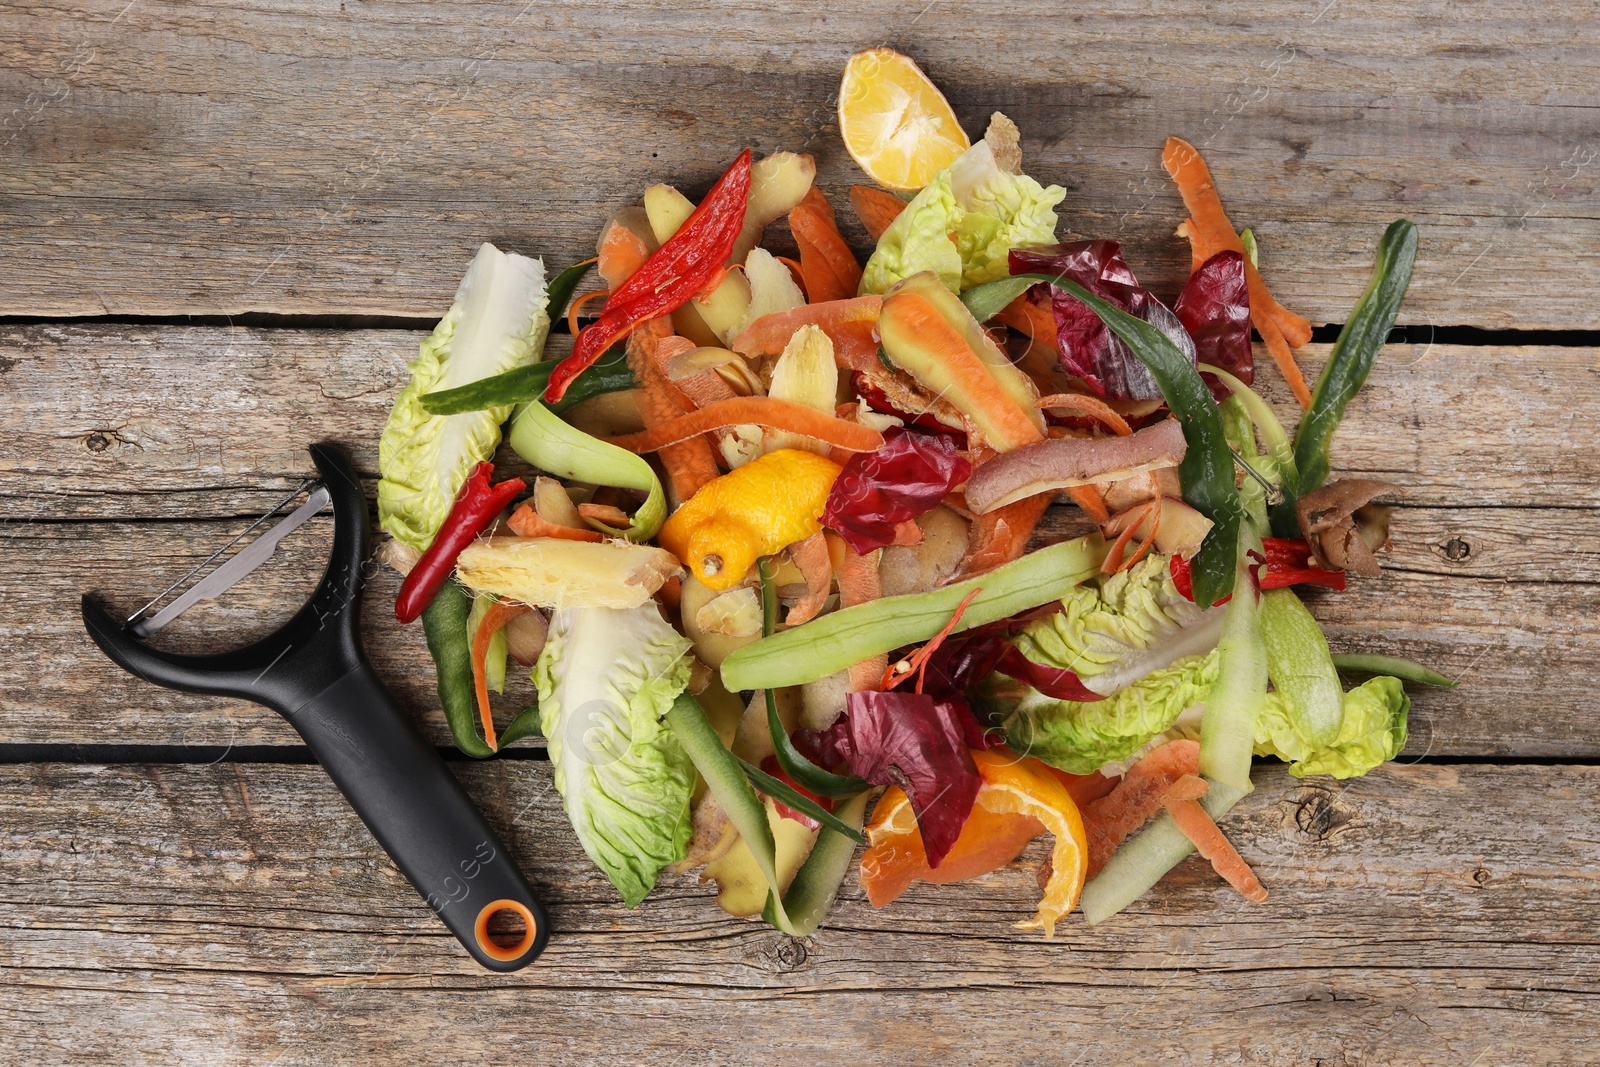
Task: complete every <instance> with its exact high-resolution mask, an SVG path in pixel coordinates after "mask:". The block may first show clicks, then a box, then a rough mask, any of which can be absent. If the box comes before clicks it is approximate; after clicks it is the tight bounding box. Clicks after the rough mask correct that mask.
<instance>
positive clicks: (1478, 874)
mask: <svg viewBox="0 0 1600 1067" xmlns="http://www.w3.org/2000/svg"><path fill="white" fill-rule="evenodd" d="M1493 877H1494V875H1492V874H1491V873H1489V868H1487V867H1479V868H1478V869H1477V870H1475V871H1473V872H1472V880H1473V881H1474V882H1476V883H1477V884H1478V885H1488V884H1489V879H1490V878H1493Z"/></svg>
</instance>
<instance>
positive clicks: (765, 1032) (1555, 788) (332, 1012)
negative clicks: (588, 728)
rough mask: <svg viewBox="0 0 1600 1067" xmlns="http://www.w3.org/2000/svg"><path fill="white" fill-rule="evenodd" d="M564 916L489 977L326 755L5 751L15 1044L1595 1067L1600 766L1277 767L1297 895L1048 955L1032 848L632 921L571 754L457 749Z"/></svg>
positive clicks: (0, 810) (1065, 939) (198, 1057)
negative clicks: (975, 863)
mask: <svg viewBox="0 0 1600 1067" xmlns="http://www.w3.org/2000/svg"><path fill="white" fill-rule="evenodd" d="M463 777H464V779H465V781H466V782H467V784H468V786H469V788H470V789H471V790H472V792H473V793H474V794H475V795H476V796H477V797H478V799H479V800H480V801H481V802H482V803H483V804H484V805H485V807H486V809H487V810H488V812H489V814H490V818H491V821H492V822H494V823H495V824H496V826H497V828H498V829H500V830H501V832H502V834H503V836H504V837H505V840H506V843H507V845H508V846H509V847H510V848H511V849H512V850H513V851H514V852H515V853H517V855H518V856H519V858H520V860H521V862H522V864H523V866H524V867H525V868H526V869H527V870H528V871H529V872H530V877H531V878H532V880H533V882H534V884H535V886H536V887H537V889H538V890H539V892H540V893H541V894H542V895H543V898H544V899H545V901H546V903H547V904H548V906H549V908H550V915H551V922H552V937H551V940H550V948H549V950H548V952H547V953H546V954H545V956H544V957H543V958H542V959H541V960H540V961H539V962H538V963H537V964H535V965H534V966H533V967H532V968H531V969H529V970H526V971H523V972H521V973H519V974H516V975H507V976H496V975H491V974H487V973H484V972H482V971H479V970H477V969H476V968H475V966H474V965H473V964H472V963H471V961H470V959H468V958H467V957H466V955H465V954H464V953H462V952H461V951H460V949H459V947H458V946H457V945H456V944H455V943H454V941H453V940H451V939H450V937H449V936H448V935H447V934H446V933H445V931H444V929H443V927H442V926H440V925H438V924H437V923H436V922H435V921H434V920H433V919H432V917H431V916H430V915H429V914H428V913H427V912H426V911H425V910H424V909H423V907H422V906H421V904H420V903H419V901H418V900H417V898H416V896H415V894H414V893H413V891H412V890H411V889H410V888H409V887H408V886H406V885H405V883H404V882H403V881H402V879H401V878H400V876H399V875H398V873H397V872H396V871H395V870H394V869H393V867H392V866H391V865H390V864H389V863H388V861H387V860H386V859H385V858H384V857H383V856H382V854H381V853H380V852H379V850H378V848H377V846H376V845H375V844H373V843H372V841H371V840H370V839H369V838H368V837H367V835H366V834H365V832H364V830H363V828H362V827H361V826H360V824H359V822H358V821H357V819H356V818H355V816H354V815H353V814H352V813H351V812H350V811H349V810H348V809H347V808H346V807H345V806H344V805H343V803H342V802H341V800H340V798H339V797H338V795H337V794H336V793H335V792H334V790H333V788H332V786H331V785H330V784H329V783H328V781H327V780H326V779H325V778H324V777H323V776H322V774H321V773H320V772H319V771H318V770H317V769H315V768H309V767H272V766H247V767H246V766H217V767H140V766H123V767H92V766H76V767H69V766H49V765H46V766H14V767H5V768H3V769H0V840H3V841H4V847H3V848H0V881H3V882H4V884H5V885H6V891H5V893H6V905H7V906H6V908H5V911H4V916H3V918H0V924H3V925H4V927H5V928H6V931H5V937H4V939H3V941H0V960H3V961H4V963H5V969H4V972H3V976H0V1047H4V1048H5V1049H6V1050H7V1056H6V1059H7V1062H8V1063H9V1064H13V1065H16V1067H25V1065H32V1064H44V1063H49V1064H53V1065H54V1064H79V1063H82V1064H91V1063H92V1064H99V1063H105V1062H112V1061H114V1062H117V1063H119V1064H127V1065H129V1067H134V1065H141V1064H162V1065H171V1064H206V1065H211V1067H228V1065H233V1064H239V1065H243V1064H252V1065H254V1064H266V1063H276V1064H280V1065H281V1064H291V1065H296V1067H299V1065H309V1064H319V1065H322V1064H345V1063H349V1064H371V1063H378V1062H392V1063H429V1062H463V1061H465V1060H469V1059H471V1060H477V1059H485V1060H490V1061H493V1062H505V1063H511V1062H528V1063H553V1062H561V1063H571V1064H615V1065H624V1064H638V1063H644V1062H656V1061H661V1062H666V1063H684V1064H730V1063H740V1064H758V1065H759V1064H769V1063H784V1064H792V1063H796V1062H806V1061H808V1060H815V1061H816V1062H832V1058H831V1057H832V1056H834V1055H836V1054H837V1050H839V1049H840V1048H841V1047H845V1046H848V1047H850V1048H851V1049H852V1050H853V1051H852V1052H851V1054H850V1055H851V1059H852V1062H860V1063H862V1064H864V1065H876V1064H904V1063H933V1062H951V1063H971V1064H1019V1063H1020V1064H1060V1063H1065V1062H1076V1063H1083V1064H1112V1063H1117V1064H1120V1063H1166V1064H1174V1065H1191V1064H1222V1063H1240V1062H1243V1063H1259V1064H1290V1063H1294V1064H1301V1063H1305V1064H1309V1063H1314V1062H1322V1063H1330V1064H1331V1063H1338V1064H1349V1065H1353V1067H1359V1065H1394V1064H1405V1065H1420V1064H1429V1065H1432V1064H1438V1065H1451V1067H1459V1065H1461V1064H1467V1063H1473V1064H1478V1065H1480V1067H1495V1065H1504V1067H1512V1065H1515V1067H1526V1065H1530V1064H1546V1063H1577V1062H1581V1061H1582V1060H1583V1059H1584V1058H1585V1057H1586V1055H1587V1054H1588V1051H1589V1049H1590V1048H1591V1042H1592V1034H1593V1029H1594V1027H1595V1026H1596V1024H1597V1023H1600V1008H1597V1005H1596V1001H1595V997H1594V988H1595V981H1596V978H1597V976H1600V940H1597V938H1596V934H1595V929H1594V925H1593V923H1592V917H1593V914H1594V909H1595V908H1596V907H1600V882H1597V880H1596V878H1595V871H1596V870H1597V869H1600V841H1597V840H1596V837H1595V834H1594V832H1593V826H1592V819H1591V817H1590V815H1591V812H1590V810H1589V804H1588V800H1589V798H1591V797H1592V796H1593V795H1594V793H1595V791H1596V790H1597V789H1600V770H1597V769H1594V768H1547V767H1471V766H1467V767H1463V766H1426V767H1404V766H1399V767H1388V768H1384V769H1383V770H1380V771H1378V772H1376V773H1375V774H1373V775H1371V776H1370V777H1368V778H1365V779H1361V780H1359V781H1355V782H1351V783H1349V784H1347V785H1344V786H1340V785H1338V784H1330V783H1327V782H1305V783H1302V782H1296V781H1294V780H1293V779H1290V778H1289V777H1288V776H1287V775H1285V774H1283V773H1281V772H1272V773H1268V774H1265V775H1263V776H1262V781H1261V784H1260V788H1259V789H1258V790H1257V792H1256V794H1255V795H1254V796H1252V797H1251V798H1249V799H1248V800H1247V801H1245V803H1244V804H1243V805H1241V807H1240V808H1239V809H1238V810H1237V811H1236V813H1235V815H1234V816H1233V817H1231V818H1230V819H1229V821H1228V826H1229V829H1230V831H1231V833H1232V834H1233V836H1234V839H1235V840H1236V841H1237V843H1238V845H1239V848H1240V850H1241V851H1242V852H1243V854H1244V855H1245V856H1246V857H1247V858H1248V859H1249V860H1250V861H1251V862H1252V863H1253V864H1254V865H1255V868H1256V870H1257V872H1258V873H1259V874H1260V876H1261V878H1262V881H1263V882H1264V883H1265V884H1266V885H1267V886H1268V887H1269V888H1270V890H1271V893H1272V897H1271V899H1270V900H1269V901H1267V902H1266V903H1265V904H1262V905H1251V904H1248V903H1246V902H1245V901H1243V900H1241V899H1240V898H1238V897H1237V896H1235V895H1233V894H1232V892H1231V891H1230V890H1228V889H1227V888H1226V887H1225V886H1223V885H1222V884H1221V883H1220V881H1218V880H1217V879H1216V878H1215V876H1214V875H1212V874H1211V873H1210V871H1209V870H1208V869H1206V868H1204V867H1203V866H1201V865H1200V864H1199V863H1197V862H1196V861H1194V860H1190V861H1188V862H1187V863H1185V864H1184V865H1182V866H1181V867H1179V869H1178V870H1177V871H1176V872H1174V874H1173V875H1171V876H1169V878H1168V879H1167V880H1166V881H1164V882H1163V883H1162V884H1161V885H1160V886H1159V887H1158V888H1157V889H1156V891H1155V892H1154V893H1152V894H1151V895H1150V896H1148V897H1147V898H1146V899H1144V900H1142V901H1140V902H1138V903H1137V904H1135V905H1134V906H1133V907H1132V908H1131V909H1130V910H1129V911H1128V912H1126V913H1124V915H1122V916H1119V917H1118V918H1116V919H1114V920H1112V921H1111V922H1109V923H1107V924H1105V925H1102V926H1100V927H1097V928H1095V929H1092V930H1091V929H1088V928H1086V927H1084V926H1083V925H1082V923H1081V922H1080V921H1079V920H1078V919H1077V918H1076V917H1073V918H1070V919H1069V920H1068V921H1067V922H1066V923H1064V924H1063V925H1062V926H1061V928H1060V931H1059V933H1058V937H1057V939H1056V940H1055V941H1054V942H1046V941H1044V940H1043V939H1041V938H1040V937H1039V936H1038V935H1037V934H1035V933H1025V932H1021V931H1017V930H1014V929H1012V928H1011V925H1010V924H1011V923H1013V922H1015V921H1017V920H1018V919H1021V918H1024V917H1026V916H1027V915H1029V914H1031V912H1032V909H1033V905H1034V902H1035V901H1036V899H1037V896H1038V889H1037V886H1036V885H1035V883H1034V870H1033V869H1034V866H1035V865H1036V864H1037V863H1038V862H1039V861H1040V859H1042V857H1043V854H1044V852H1043V849H1042V846H1041V845H1036V846H1035V847H1034V848H1033V849H1032V850H1030V851H1029V852H1028V853H1026V854H1025V855H1024V857H1023V859H1022V861H1021V862H1019V863H1018V864H1013V865H1012V866H1011V867H1008V868H1006V869H1004V870H1002V871H999V872H997V873H995V874H993V875H990V876H986V877H984V878H981V879H978V880H976V881H973V882H969V883H965V884H962V885H959V886H950V887H942V888H935V887H928V886H917V887H914V888H913V889H912V890H911V891H910V892H909V893H908V894H907V895H906V897H904V898H903V899H902V900H901V901H898V902H896V903H895V904H893V905H891V906H890V907H888V908H886V909H884V910H882V911H874V910H873V909H872V908H871V907H870V906H869V905H867V903H866V902H865V900H864V899H863V896H862V893H861V890H860V888H859V887H858V886H857V885H855V880H854V877H853V876H852V877H851V878H850V879H849V880H848V881H847V883H846V886H845V888H844V891H843V893H842V898H841V902H840V904H839V905H838V907H837V908H836V909H835V911H834V912H833V914H832V915H831V917H830V918H829V920H828V922H827V923H826V925H825V926H824V927H823V928H822V929H821V930H819V931H818V932H817V933H816V934H815V935H814V936H812V937H810V938H806V939H803V940H795V939H791V938H788V937H785V936H782V935H780V934H777V933H776V932H774V931H772V930H771V929H770V928H767V927H765V926H764V925H762V924H759V923H757V922H753V921H745V920H736V919H729V918H727V917H726V916H723V915H722V914H721V913H720V912H719V911H717V910H716V907H715V905H714V903H713V902H712V899H711V893H710V892H709V891H708V889H707V888H706V887H701V886H698V885H696V884H694V881H693V877H692V876H690V875H678V876H670V877H668V878H667V879H665V880H664V881H663V883H662V884H661V885H660V886H659V887H658V888H657V890H656V892H655V894H654V895H652V897H651V898H650V899H649V900H648V901H647V902H646V903H645V904H644V905H643V906H642V907H641V908H639V909H638V910H636V911H633V912H629V911H627V910H626V909H624V908H623V907H622V906H621V904H620V902H619V901H618V899H617V896H616V893H615V891H614V890H613V889H612V888H611V886H610V884H609V883H608V882H607V881H606V880H605V879H604V877H603V876H602V875H600V874H599V873H598V872H597V871H596V870H595V869H594V867H593V866H592V865H591V864H590V863H589V862H588V860H587V859H586V858H585V857H584V856H583V854H582V852H581V851H580V850H579V848H578V845H577V841H576V839H575V838H574V837H573V835H572V832H571V830H570V829H569V828H568V827H567V826H566V824H565V821H564V818H563V816H562V815H561V812H560V810H559V806H558V803H557V797H556V795H555V793H554V791H553V789H552V788H551V785H550V773H549V768H548V766H547V765H544V764H535V763H517V764H505V763H502V764H499V765H496V766H472V767H468V768H465V770H464V773H463Z"/></svg>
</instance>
